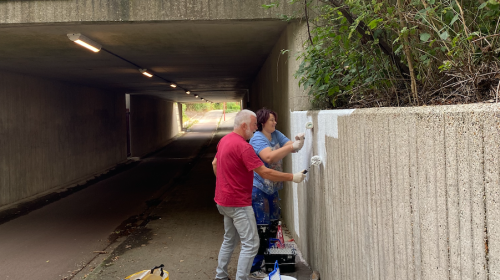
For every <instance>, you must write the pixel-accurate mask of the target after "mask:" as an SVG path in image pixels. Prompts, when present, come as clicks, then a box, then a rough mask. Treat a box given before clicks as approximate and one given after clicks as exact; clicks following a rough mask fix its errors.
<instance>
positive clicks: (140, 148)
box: [130, 95, 181, 157]
mask: <svg viewBox="0 0 500 280" xmlns="http://www.w3.org/2000/svg"><path fill="white" fill-rule="evenodd" d="M179 108H180V107H179V106H178V105H177V103H174V102H171V101H167V100H165V99H160V98H156V97H152V96H144V95H131V96H130V132H131V137H130V138H131V153H132V156H134V157H143V156H145V155H147V154H149V153H151V152H154V151H156V150H158V149H160V148H162V147H164V146H165V145H166V144H167V143H168V142H169V140H170V139H171V138H172V137H174V136H176V135H177V134H178V133H179V132H180V131H181V123H180V121H181V120H180V119H179Z"/></svg>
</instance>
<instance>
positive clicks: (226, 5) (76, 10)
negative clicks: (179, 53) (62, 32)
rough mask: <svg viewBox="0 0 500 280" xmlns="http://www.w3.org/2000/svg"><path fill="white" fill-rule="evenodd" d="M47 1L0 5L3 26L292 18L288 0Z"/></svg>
mask: <svg viewBox="0 0 500 280" xmlns="http://www.w3.org/2000/svg"><path fill="white" fill-rule="evenodd" d="M274 2H277V3H279V4H280V5H279V6H278V7H277V8H274V9H263V8H262V5H263V4H270V1H265V0H140V1H121V0H69V1H60V0H44V1H12V0H6V1H2V2H0V23H54V22H97V21H109V22H113V21H115V22H123V21H153V20H154V21H161V20H232V19H238V20H241V19H278V18H279V16H280V15H281V14H285V15H292V14H293V10H292V8H293V7H294V6H292V5H288V4H287V3H286V2H287V1H285V0H279V1H274Z"/></svg>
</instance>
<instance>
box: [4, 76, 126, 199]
mask: <svg viewBox="0 0 500 280" xmlns="http://www.w3.org/2000/svg"><path fill="white" fill-rule="evenodd" d="M0 85H2V86H1V87H0V208H1V207H2V206H6V205H10V204H12V203H16V202H19V201H22V200H23V199H28V198H33V197H34V196H36V195H40V194H43V193H46V192H50V191H54V190H56V189H58V188H62V187H67V186H70V185H71V184H75V183H78V182H80V181H82V180H85V179H88V178H89V177H92V176H93V175H95V174H96V173H100V172H102V171H105V170H106V169H108V168H110V167H113V166H115V165H116V164H118V163H121V162H123V161H125V160H126V152H127V147H126V131H125V96H124V94H117V93H111V92H106V91H103V90H99V89H94V88H86V87H81V86H75V85H70V84H64V83H60V82H56V81H47V80H43V79H39V78H34V77H28V76H24V75H18V74H11V73H1V74H0Z"/></svg>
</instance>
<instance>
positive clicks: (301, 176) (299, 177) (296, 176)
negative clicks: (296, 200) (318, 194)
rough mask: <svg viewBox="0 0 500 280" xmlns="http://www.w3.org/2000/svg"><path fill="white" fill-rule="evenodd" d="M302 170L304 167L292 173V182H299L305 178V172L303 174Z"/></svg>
mask: <svg viewBox="0 0 500 280" xmlns="http://www.w3.org/2000/svg"><path fill="white" fill-rule="evenodd" d="M304 171H306V170H305V169H304V170H302V171H300V172H297V173H294V174H293V182H294V183H297V184H298V183H300V182H302V181H304V179H305V178H306V174H304Z"/></svg>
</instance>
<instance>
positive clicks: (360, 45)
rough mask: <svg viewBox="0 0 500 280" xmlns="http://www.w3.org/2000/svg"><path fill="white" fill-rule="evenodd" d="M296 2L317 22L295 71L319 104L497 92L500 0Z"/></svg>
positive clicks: (424, 100) (455, 99)
mask: <svg viewBox="0 0 500 280" xmlns="http://www.w3.org/2000/svg"><path fill="white" fill-rule="evenodd" d="M290 3H291V4H296V5H299V4H300V5H302V6H304V7H305V9H304V10H305V12H306V13H305V15H308V17H307V16H306V19H307V20H308V24H309V25H310V27H311V28H310V40H308V41H307V42H305V50H304V51H303V52H302V53H301V55H300V56H299V58H298V59H300V60H301V61H302V62H301V64H300V67H299V69H298V71H297V72H296V77H297V78H299V81H300V82H299V84H300V85H301V86H303V87H304V88H306V89H308V90H309V94H310V96H311V100H312V103H313V106H314V107H316V108H333V107H373V106H413V105H422V104H452V103H470V102H481V101H485V100H489V99H492V98H494V99H498V85H499V81H500V63H499V62H500V44H499V41H500V33H499V32H500V28H499V23H500V0H467V1H465V0H459V1H456V0H397V1H396V0H384V1H382V0H321V1H315V2H313V1H311V0H301V1H299V0H292V1H290ZM315 3H316V4H315ZM398 4H399V5H398ZM273 5H275V4H270V5H269V6H268V7H269V8H272V7H273ZM401 19H403V20H401ZM410 74H413V75H410ZM411 79H413V81H414V82H415V83H416V85H417V88H416V89H417V90H416V92H414V94H413V95H412V93H411V88H410V81H411ZM415 93H418V94H417V95H415Z"/></svg>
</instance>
